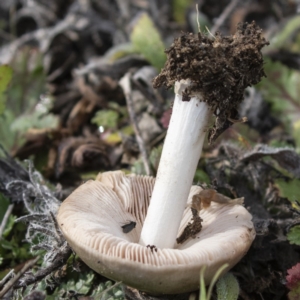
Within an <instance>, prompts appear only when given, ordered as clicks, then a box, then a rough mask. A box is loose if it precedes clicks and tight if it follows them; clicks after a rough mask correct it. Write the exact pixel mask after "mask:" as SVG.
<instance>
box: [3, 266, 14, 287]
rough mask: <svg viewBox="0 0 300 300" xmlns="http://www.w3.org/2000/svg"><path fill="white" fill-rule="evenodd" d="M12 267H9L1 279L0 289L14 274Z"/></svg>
mask: <svg viewBox="0 0 300 300" xmlns="http://www.w3.org/2000/svg"><path fill="white" fill-rule="evenodd" d="M14 271H15V270H14V269H11V270H10V271H9V272H8V273H7V274H6V275H5V276H4V277H3V279H2V280H1V281H0V289H2V287H3V286H4V284H5V283H6V282H7V281H8V280H9V279H10V278H11V277H12V276H14Z"/></svg>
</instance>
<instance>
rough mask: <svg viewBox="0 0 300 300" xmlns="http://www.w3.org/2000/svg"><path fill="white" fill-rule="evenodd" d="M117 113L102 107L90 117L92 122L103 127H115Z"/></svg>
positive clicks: (117, 117)
mask: <svg viewBox="0 0 300 300" xmlns="http://www.w3.org/2000/svg"><path fill="white" fill-rule="evenodd" d="M118 119H119V114H118V113H117V112H115V111H114V110H109V109H103V110H99V111H97V113H96V114H95V116H94V117H93V119H92V123H93V124H96V125H97V126H103V127H104V129H115V128H116V127H117V124H118Z"/></svg>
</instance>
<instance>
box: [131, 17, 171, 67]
mask: <svg viewBox="0 0 300 300" xmlns="http://www.w3.org/2000/svg"><path fill="white" fill-rule="evenodd" d="M130 39H131V42H132V44H133V47H134V48H135V50H136V51H137V52H139V53H141V54H142V55H143V56H144V57H145V58H146V59H147V60H148V61H149V62H150V63H151V64H152V65H153V66H154V67H155V68H157V69H158V70H159V71H160V69H161V68H162V67H163V66H164V63H165V61H166V55H165V53H164V50H165V46H164V43H163V41H162V39H161V36H160V34H159V31H158V30H157V28H156V27H155V25H154V23H153V22H152V20H151V18H150V17H149V16H148V15H147V14H146V13H143V14H142V15H141V16H140V18H139V20H138V21H137V22H136V24H135V26H134V28H133V30H132V32H131V36H130Z"/></svg>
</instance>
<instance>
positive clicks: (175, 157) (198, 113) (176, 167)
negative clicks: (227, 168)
mask: <svg viewBox="0 0 300 300" xmlns="http://www.w3.org/2000/svg"><path fill="white" fill-rule="evenodd" d="M178 84H179V83H177V90H178V91H177V92H178V93H180V90H182V86H181V87H180V88H179V89H178ZM178 93H176V97H175V101H174V105H173V111H172V116H171V120H170V124H169V128H168V132H167V136H166V139H165V143H164V147H163V151H162V155H161V159H160V163H159V168H158V172H157V177H156V181H155V186H154V189H153V193H152V197H151V202H150V206H149V208H148V212H147V216H146V219H145V222H144V225H143V229H142V232H141V237H140V242H139V243H140V244H142V245H155V246H156V247H157V248H174V245H175V243H176V237H177V233H178V229H179V225H180V222H181V219H182V215H183V212H184V209H185V206H186V203H187V199H188V194H189V191H190V188H191V186H192V182H193V178H194V175H195V172H196V168H197V164H198V161H199V159H200V156H201V152H202V147H203V142H204V138H205V133H206V131H207V127H208V119H209V115H210V109H209V107H208V105H207V104H206V103H204V102H201V99H199V97H192V98H191V99H190V101H182V96H181V95H179V94H178ZM180 94H181V93H180Z"/></svg>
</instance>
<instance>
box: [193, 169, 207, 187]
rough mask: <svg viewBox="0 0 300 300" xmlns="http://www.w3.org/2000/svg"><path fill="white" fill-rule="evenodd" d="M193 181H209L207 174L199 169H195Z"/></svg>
mask: <svg viewBox="0 0 300 300" xmlns="http://www.w3.org/2000/svg"><path fill="white" fill-rule="evenodd" d="M194 182H200V183H207V184H209V183H210V179H209V176H208V175H207V174H206V173H205V172H204V171H203V170H201V169H197V170H196V174H195V176H194Z"/></svg>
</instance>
